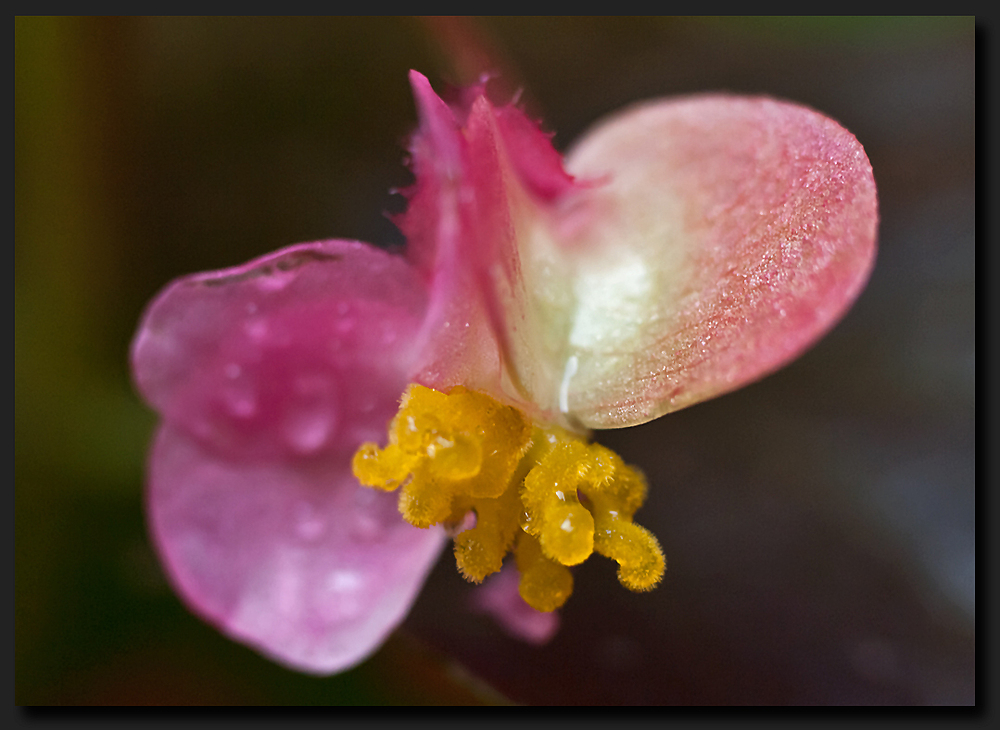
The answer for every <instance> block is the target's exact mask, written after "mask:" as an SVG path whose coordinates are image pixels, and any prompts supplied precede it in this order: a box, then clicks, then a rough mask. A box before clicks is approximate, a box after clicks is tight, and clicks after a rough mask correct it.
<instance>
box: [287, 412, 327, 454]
mask: <svg viewBox="0 0 1000 730" xmlns="http://www.w3.org/2000/svg"><path fill="white" fill-rule="evenodd" d="M334 425H335V419H334V415H333V413H332V412H331V411H330V410H329V409H328V408H327V407H326V406H325V405H324V404H313V405H298V406H297V407H295V408H293V409H292V410H291V411H290V412H289V413H288V414H287V415H286V416H285V422H284V434H285V441H286V442H287V444H288V445H289V446H290V447H291V448H292V450H293V451H295V452H297V453H299V454H313V453H316V452H317V451H319V450H320V449H322V448H323V447H324V446H326V444H327V442H328V441H329V440H330V436H331V435H332V434H333V428H334Z"/></svg>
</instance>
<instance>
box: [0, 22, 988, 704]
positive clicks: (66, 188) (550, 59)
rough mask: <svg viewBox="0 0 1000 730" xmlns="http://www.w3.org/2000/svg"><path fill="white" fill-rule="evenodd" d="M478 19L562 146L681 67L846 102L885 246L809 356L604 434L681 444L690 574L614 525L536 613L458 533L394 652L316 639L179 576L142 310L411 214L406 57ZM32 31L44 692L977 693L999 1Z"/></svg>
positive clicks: (702, 85) (419, 699) (750, 89)
mask: <svg viewBox="0 0 1000 730" xmlns="http://www.w3.org/2000/svg"><path fill="white" fill-rule="evenodd" d="M477 48H478V49H480V50H485V52H486V53H488V54H489V55H490V58H491V59H492V63H493V64H494V65H495V66H496V67H498V68H500V69H501V70H502V71H503V74H504V75H503V77H502V78H501V80H500V81H498V82H497V87H498V91H499V92H501V93H502V92H503V91H504V90H505V89H506V90H511V89H514V88H516V87H518V86H522V87H523V88H524V91H525V96H524V99H525V101H526V102H527V104H528V108H529V110H530V111H531V112H532V113H533V114H535V115H536V116H540V117H542V118H543V119H544V124H545V127H546V128H547V129H549V130H554V131H555V132H556V136H555V139H554V141H555V144H556V146H557V147H559V148H565V147H566V146H567V145H568V144H569V143H570V142H571V141H572V140H573V139H574V138H575V137H576V136H578V135H579V134H581V133H582V132H583V131H584V130H585V128H586V127H587V126H588V125H589V124H591V123H592V122H594V121H595V120H597V119H598V118H599V117H600V116H602V115H604V114H606V113H608V112H610V111H612V110H614V109H616V108H618V107H620V106H622V105H625V104H628V103H630V102H633V101H636V100H640V99H644V98H648V97H654V96H666V95H676V94H686V93H692V92H698V91H705V90H729V91H734V92H741V93H754V94H758V93H763V94H769V95H773V96H778V97H783V98H787V99H790V100H794V101H797V102H801V103H804V104H807V105H809V106H812V107H814V108H816V109H818V110H820V111H822V112H824V113H826V114H827V115H829V116H831V117H833V118H835V119H837V120H838V121H840V122H841V123H842V124H843V125H844V126H846V127H847V128H848V129H850V130H851V131H852V132H854V133H855V135H856V136H857V137H858V139H859V140H861V142H862V144H863V145H864V146H865V148H866V150H867V152H868V154H869V157H870V159H871V162H872V165H873V167H874V170H875V178H876V181H877V183H878V187H879V197H880V204H881V213H882V223H881V230H880V244H879V245H880V249H879V257H878V262H877V264H876V268H875V271H874V274H873V276H872V279H871V283H870V285H869V286H868V288H867V290H866V291H865V292H864V293H863V294H862V296H861V298H860V300H859V301H858V303H857V305H856V306H855V308H854V309H853V310H852V311H851V312H850V313H849V314H848V315H847V317H846V318H845V319H844V320H843V322H842V323H841V324H840V325H839V326H838V327H837V328H836V329H835V330H834V331H833V332H832V333H831V334H830V335H829V336H828V337H826V338H825V339H824V340H823V341H822V342H821V343H820V344H819V345H818V346H817V347H815V348H814V349H813V350H812V351H810V352H809V353H808V354H807V355H805V356H804V357H803V358H801V359H800V360H799V361H797V362H795V363H794V364H792V365H790V366H789V367H787V368H785V369H784V370H782V371H781V372H779V373H777V374H775V375H773V376H771V377H769V378H767V379H765V380H764V381H762V382H760V383H758V384H756V385H754V386H751V387H749V388H746V389H744V390H742V391H739V392H737V393H735V394H732V395H728V396H725V397H723V398H720V399H718V400H715V401H712V402H709V403H705V404H701V405H698V406H696V407H694V408H691V409H688V410H686V411H682V412H679V413H676V414H672V415H668V416H666V417H664V418H662V419H660V420H659V421H656V422H654V423H651V424H647V425H645V426H641V427H638V428H633V429H627V430H623V431H612V432H605V433H601V434H598V436H599V439H600V440H601V441H602V442H603V443H605V444H607V445H609V446H611V447H612V448H615V449H617V450H618V451H619V452H620V453H621V454H622V455H623V456H624V457H625V458H626V460H627V461H630V462H632V463H635V464H637V465H640V466H641V467H642V468H643V469H644V470H645V471H646V473H647V475H648V476H649V479H650V482H651V493H650V497H649V499H648V501H647V504H646V506H645V507H644V508H643V509H642V511H640V513H639V515H638V517H637V519H638V521H639V522H640V523H642V524H644V525H646V526H648V527H649V528H651V529H652V530H653V532H654V533H655V534H656V535H657V536H658V537H659V538H660V541H661V543H662V545H663V547H664V550H665V552H666V555H667V558H668V571H667V576H666V579H665V580H664V582H663V584H662V585H660V587H659V588H657V589H656V590H655V591H653V592H651V593H648V594H639V595H635V594H630V593H629V592H628V591H626V590H624V589H623V588H621V587H619V585H618V583H617V581H616V579H615V576H614V573H615V571H614V565H613V564H612V563H610V561H605V560H603V559H601V558H599V557H595V558H593V559H591V560H590V561H588V563H587V564H585V565H584V566H582V567H581V568H580V569H577V571H576V583H577V588H576V593H575V594H574V596H573V597H572V599H571V600H570V601H569V603H568V604H567V606H566V608H565V609H564V610H563V612H562V629H561V631H560V633H559V634H558V635H557V636H556V638H555V639H553V641H552V642H551V643H550V644H548V645H547V646H545V647H532V646H527V645H524V644H521V643H519V642H518V641H516V640H514V639H511V638H508V637H507V636H506V635H505V634H504V633H503V632H502V631H501V630H500V629H499V628H498V627H497V626H496V625H495V624H494V623H493V622H492V621H491V620H490V619H489V618H487V617H485V616H483V615H480V614H477V613H476V612H475V611H474V610H472V608H471V596H472V595H473V592H474V591H473V589H472V587H471V586H469V585H467V584H465V583H464V582H463V581H462V580H461V578H460V577H459V576H458V575H457V573H456V572H455V569H454V562H453V560H452V559H451V557H450V556H448V555H445V556H444V557H443V558H442V560H441V562H440V563H439V565H438V567H437V569H436V570H435V572H434V573H433V574H432V576H431V579H430V581H429V583H428V585H427V587H426V589H425V590H424V592H423V593H422V595H421V596H420V598H419V600H418V602H417V604H416V606H415V607H414V609H413V612H412V614H411V616H410V617H409V618H408V619H407V621H406V623H405V624H404V626H403V628H402V629H401V630H400V631H399V632H397V634H396V635H395V636H394V637H393V638H392V639H390V641H389V642H388V643H387V644H386V645H385V646H384V647H383V649H382V650H380V651H379V652H378V653H377V654H376V655H375V656H374V657H373V658H372V659H370V660H369V661H368V662H366V663H365V664H363V665H361V666H360V667H358V668H357V669H355V670H353V671H350V672H347V673H344V674H342V675H339V676H336V677H332V678H315V677H309V676H305V675H300V674H296V673H294V672H291V671H288V670H285V669H283V668H281V667H278V666H276V665H274V664H272V663H270V662H268V661H267V660H264V659H262V658H260V657H259V656H258V655H256V654H255V653H253V652H252V651H250V650H249V649H245V648H243V647H242V646H240V645H237V644H234V643H232V642H230V641H228V640H227V639H225V638H223V637H222V636H221V635H219V634H218V633H216V632H215V631H214V630H212V629H211V628H209V627H207V626H206V625H204V624H203V623H202V622H200V621H199V620H198V619H196V618H194V617H193V616H192V615H191V614H189V613H188V612H187V611H186V610H185V609H184V607H183V606H182V605H181V603H180V602H179V600H178V599H177V598H176V596H175V595H174V594H173V593H172V591H171V590H170V588H169V587H168V586H167V584H166V582H165V580H164V577H163V575H162V573H161V571H160V568H159V565H158V563H157V559H156V557H155V555H154V554H153V552H152V550H151V548H150V545H149V542H148V539H147V535H146V530H145V525H144V518H143V509H142V499H143V460H144V454H145V448H146V444H147V441H148V438H149V436H150V433H151V430H152V427H153V425H154V421H155V419H154V417H153V415H152V414H151V413H150V412H149V411H148V410H147V409H146V408H145V407H144V406H143V405H142V404H141V403H140V402H139V400H138V399H137V397H136V396H135V395H134V393H133V391H132V389H131V386H130V383H129V373H128V367H127V361H126V356H127V348H128V344H129V340H130V338H131V335H132V332H133V329H134V327H135V324H136V322H137V320H138V318H139V316H140V312H141V310H142V307H143V306H144V304H145V303H146V302H147V301H148V300H149V299H150V298H151V297H152V296H153V295H154V294H155V293H156V292H157V291H158V290H159V289H160V288H161V287H162V286H163V285H164V284H166V283H167V282H168V281H169V280H170V279H172V278H174V277H176V276H179V275H182V274H186V273H190V272H194V271H201V270H206V269H213V268H218V267H223V266H230V265H234V264H237V263H241V262H243V261H245V260H247V259H249V258H251V257H254V256H258V255H260V254H263V253H265V252H268V251H271V250H273V249H276V248H278V247H280V246H284V245H287V244H291V243H295V242H299V241H309V240H316V239H321V238H334V237H338V238H359V239H362V240H367V241H370V242H373V243H376V244H394V243H400V242H401V237H400V235H399V233H398V232H397V231H396V230H395V229H394V228H393V226H392V225H391V224H390V223H389V222H388V221H387V220H386V218H385V217H384V215H383V214H384V213H385V212H386V211H398V210H400V209H401V207H402V203H401V200H400V199H399V196H393V195H390V194H389V192H388V191H389V190H390V189H391V188H398V187H403V186H405V185H406V184H408V183H409V182H410V180H411V177H410V175H409V173H408V172H407V171H406V169H405V167H404V166H403V165H402V164H401V162H402V159H403V148H402V144H403V143H404V142H405V139H406V136H407V134H408V133H409V132H410V131H411V129H412V128H413V126H414V124H415V112H414V108H413V103H412V101H411V98H410V94H409V89H408V85H407V78H406V72H407V70H408V69H410V68H415V69H418V70H420V71H422V72H424V73H426V74H427V75H428V76H429V77H430V78H431V81H432V83H434V84H435V87H436V88H439V89H440V88H442V87H443V85H444V83H445V82H451V83H462V82H468V81H469V80H471V78H473V77H474V75H475V73H477V72H478V70H479V69H478V68H477V63H480V61H479V60H477V57H476V55H475V53H472V52H471V51H473V50H475V49H477ZM14 50H15V66H14V82H15V83H14V100H15V104H14V115H15V134H14V182H15V195H14V225H15V250H14V320H15V329H14V344H15V379H14V395H15V398H14V423H15V439H14V455H15V481H16V487H15V489H16V492H15V703H17V704H67V703H68V704H81V703H82V704H132V703H139V704H144V703H181V704H188V703H197V704H208V703H234V704H243V703H259V704H274V703H277V704H285V703H294V704H298V703H307V704H312V703H320V704H326V703H331V704H337V703H422V704H439V703H460V704H476V703H503V702H515V703H528V704H563V703H594V704H630V703H654V704H775V703H777V704H908V705H940V704H943V705H952V704H973V703H975V701H976V694H975V627H976V623H975V620H976V616H975V594H976V553H975V508H976V495H975V476H976V446H975V436H976V429H975V394H976V371H975V337H974V330H975V318H976V310H975V303H974V302H975V279H974V269H975V264H976V255H975V227H974V218H975V192H976V183H975V152H976V138H975V116H974V114H975V104H976V83H975V56H976V31H975V26H974V20H973V19H971V18H968V19H948V18H930V19H920V18H913V19H847V18H838V19H822V18H810V19H739V18H730V19H697V18H684V19H670V18H621V19H612V18H601V19H590V18H559V19H555V18H548V19H546V18H533V19H518V18H505V19H488V18H487V19H479V20H476V21H460V22H453V21H445V20H420V19H408V18H400V19H356V18H351V19H341V18H288V19H280V18H279V19H254V18H249V19H237V18H215V19H203V18H73V19H60V18H16V19H15V22H14Z"/></svg>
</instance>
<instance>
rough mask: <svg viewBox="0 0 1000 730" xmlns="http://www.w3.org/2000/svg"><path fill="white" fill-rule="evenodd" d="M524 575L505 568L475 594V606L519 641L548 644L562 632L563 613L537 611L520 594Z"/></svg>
mask: <svg viewBox="0 0 1000 730" xmlns="http://www.w3.org/2000/svg"><path fill="white" fill-rule="evenodd" d="M519 579H520V573H518V572H517V569H516V568H515V567H514V566H513V565H505V566H504V567H503V569H502V570H501V571H500V572H499V573H494V574H493V575H491V576H489V577H488V578H487V579H486V580H485V581H484V582H483V585H482V586H481V587H480V588H478V589H477V590H476V592H475V593H474V594H473V606H474V607H475V608H476V609H477V610H479V611H482V612H484V613H487V614H489V615H490V616H492V617H493V619H495V620H496V622H497V623H498V624H499V625H500V626H501V627H502V628H503V629H504V631H506V632H507V633H508V634H510V635H511V636H513V637H514V638H515V639H521V640H522V641H526V642H528V643H529V644H539V645H540V644H546V643H548V641H549V640H550V639H551V638H552V637H553V636H555V635H556V632H557V631H559V612H558V611H549V612H547V613H546V612H542V611H536V610H535V609H533V608H532V607H531V606H529V605H528V604H527V603H525V602H524V599H523V598H521V594H520V592H519V591H518V587H517V584H518V580H519Z"/></svg>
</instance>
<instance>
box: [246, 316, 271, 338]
mask: <svg viewBox="0 0 1000 730" xmlns="http://www.w3.org/2000/svg"><path fill="white" fill-rule="evenodd" d="M243 331H244V332H246V334H247V337H249V338H250V340H251V342H255V343H260V342H263V341H264V339H265V338H266V337H267V332H268V326H267V322H266V321H265V320H264V319H260V318H257V319H251V320H250V321H248V322H247V323H246V324H244V325H243Z"/></svg>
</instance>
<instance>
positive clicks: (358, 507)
mask: <svg viewBox="0 0 1000 730" xmlns="http://www.w3.org/2000/svg"><path fill="white" fill-rule="evenodd" d="M425 306H426V295H425V291H424V288H423V285H422V283H421V282H420V280H419V277H417V276H416V274H415V273H414V272H413V270H412V269H411V267H410V266H409V265H408V264H407V263H406V262H405V261H404V260H403V259H401V258H399V257H396V256H391V255H390V254H388V253H385V252H383V251H379V250H377V249H374V248H372V247H369V246H366V245H364V244H360V243H353V242H343V241H329V242H323V243H316V244H304V245H299V246H293V247H290V248H288V249H284V250H283V251H279V252H276V253H274V254H270V255H268V256H265V257H263V258H261V259H257V260H256V261H252V262H250V263H248V264H246V265H243V266H240V267H236V268H233V269H229V270H226V271H221V272H214V273H209V274H199V275H195V276H191V277H187V278H184V279H181V280H178V281H177V282H174V283H173V284H171V285H169V286H168V287H167V288H166V289H165V290H164V291H163V292H162V293H161V294H160V295H159V296H158V297H157V298H156V299H155V300H154V301H153V303H152V304H151V305H150V307H149V309H148V310H147V312H146V314H145V317H144V319H143V322H142V323H141V326H140V329H139V332H138V334H137V336H136V339H135V341H134V343H133V349H132V360H133V369H134V373H135V378H136V382H137V384H138V386H139V388H140V390H141V391H142V393H143V395H144V396H145V397H146V398H147V400H148V401H149V402H150V403H151V404H152V405H153V406H154V407H155V408H156V409H157V410H158V411H159V412H160V414H161V415H162V416H163V419H164V422H165V424H164V426H163V427H162V428H161V431H160V434H159V436H158V439H157V443H156V446H155V448H154V450H153V452H152V454H151V457H150V465H149V470H150V490H149V494H148V506H149V517H150V523H151V527H152V531H153V537H154V541H155V542H156V545H157V548H158V549H159V551H160V553H161V555H162V557H163V559H164V562H165V564H166V567H167V571H168V573H169V574H170V575H171V577H172V578H173V580H174V581H175V582H176V584H177V586H178V588H179V590H180V593H181V595H182V596H183V597H184V599H185V600H186V601H187V602H188V604H189V605H190V606H191V607H192V609H193V610H195V611H196V612H198V613H199V614H201V615H203V616H205V617H206V618H208V619H209V620H210V621H212V622H213V623H215V624H217V625H218V626H219V627H220V628H221V629H222V630H223V631H225V632H227V633H229V634H230V635H233V636H235V637H237V638H240V639H242V640H244V641H246V642H247V643H249V644H251V645H253V646H255V647H257V648H258V649H260V650H261V651H262V652H264V653H266V654H268V655H269V656H272V657H274V658H275V659H277V660H278V661H281V662H283V663H286V664H289V665H290V666H294V667H296V668H299V669H303V670H305V671H312V672H334V671H338V670H341V669H344V668H346V667H347V666H349V665H350V664H352V663H354V662H357V661H359V660H360V659H362V658H364V656H366V655H367V654H368V653H370V652H371V651H373V650H374V649H375V648H376V647H377V646H378V644H379V643H380V642H381V641H382V639H383V638H384V637H385V635H386V634H387V633H388V632H389V631H391V630H392V629H393V628H394V627H395V625H396V624H397V623H398V622H399V621H400V620H401V619H402V617H403V616H404V615H405V613H406V611H407V609H408V608H409V606H410V604H411V602H412V600H413V598H414V596H415V594H416V592H417V591H418V590H419V587H420V585H421V583H422V581H423V578H424V576H425V575H426V572H427V570H429V568H430V566H431V565H432V564H433V562H434V560H435V558H436V556H437V554H438V552H439V551H440V549H441V547H442V544H443V542H444V536H443V535H442V534H441V532H440V531H437V530H427V531H421V530H418V529H416V528H414V527H411V526H410V525H408V524H406V523H405V522H403V520H402V518H401V517H400V516H399V514H398V512H397V511H396V508H395V497H394V496H393V495H389V494H379V493H375V492H373V491H371V490H369V489H366V488H363V487H361V486H360V485H359V484H358V483H357V481H356V480H355V479H354V477H353V476H352V474H351V467H350V461H351V457H352V455H353V453H354V451H355V450H356V449H357V447H358V446H359V445H360V443H361V442H362V441H365V440H375V441H381V440H383V439H384V437H385V430H386V426H387V424H388V422H389V420H390V419H391V418H392V416H393V415H394V414H395V411H396V408H397V405H398V399H399V397H400V395H401V393H402V391H403V390H404V388H405V387H406V385H407V383H408V380H409V371H410V368H411V367H412V363H413V361H414V357H415V345H414V342H415V333H416V332H417V331H418V329H419V326H420V323H421V321H422V318H423V313H424V311H425Z"/></svg>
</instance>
